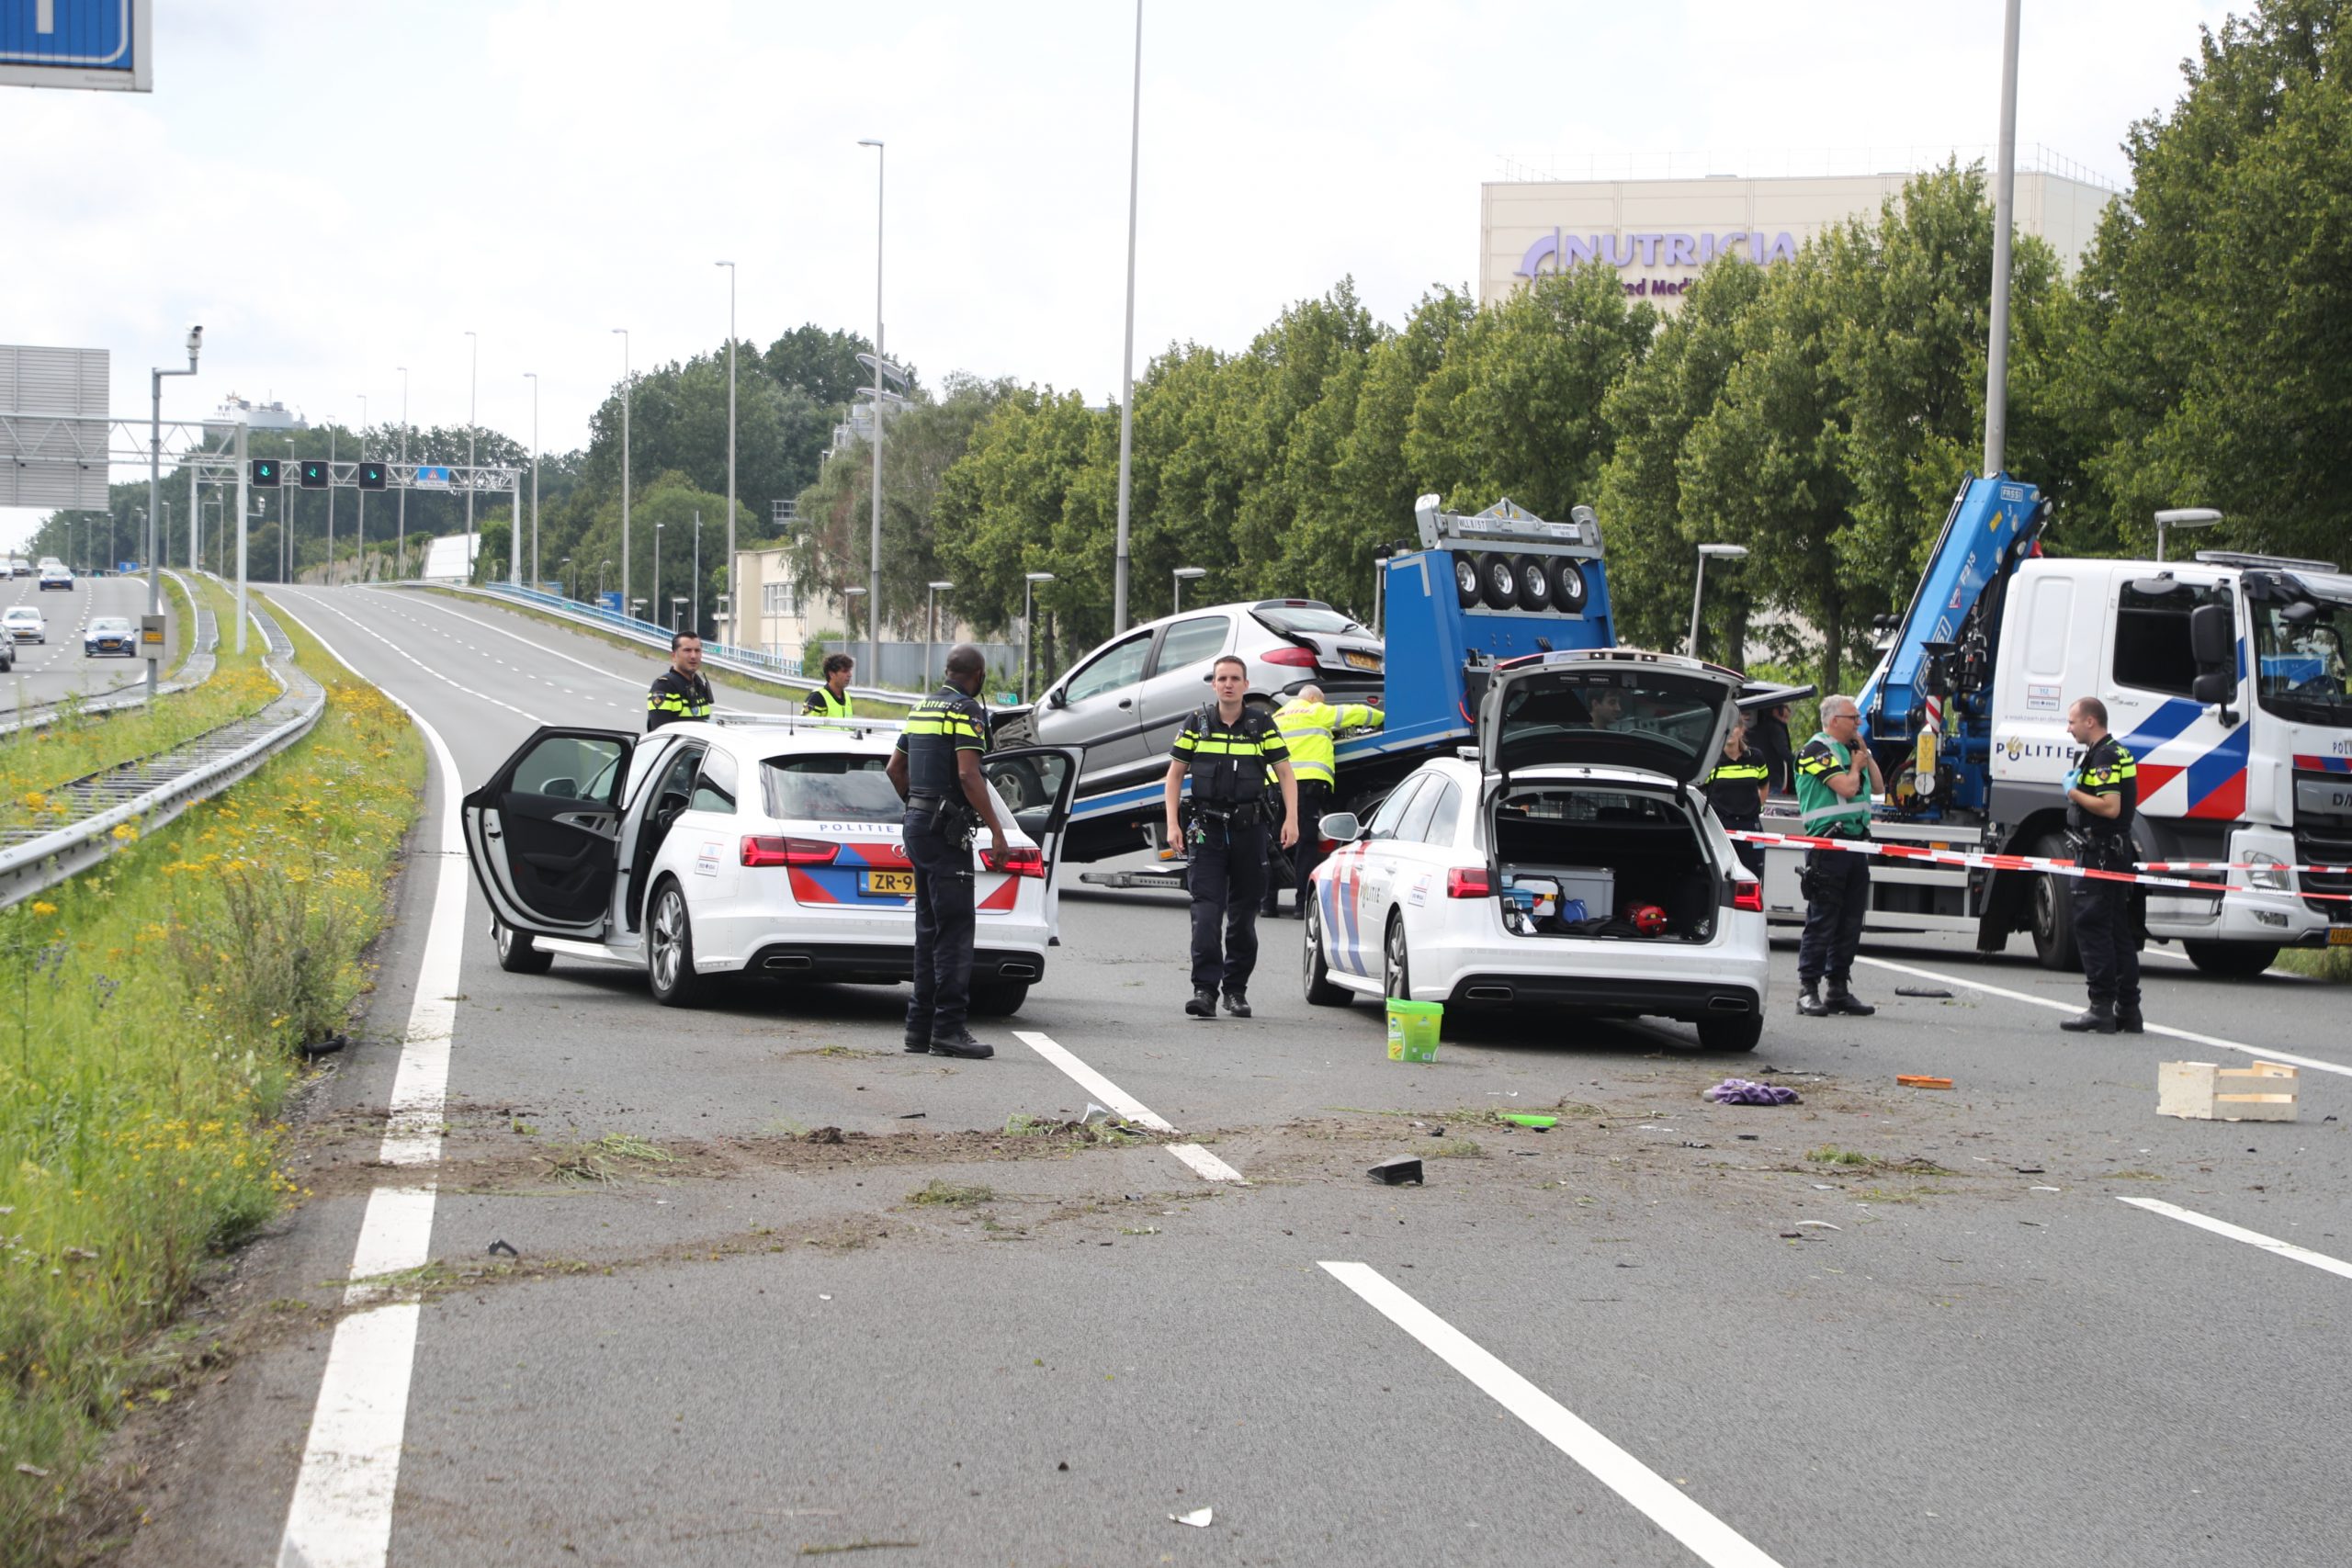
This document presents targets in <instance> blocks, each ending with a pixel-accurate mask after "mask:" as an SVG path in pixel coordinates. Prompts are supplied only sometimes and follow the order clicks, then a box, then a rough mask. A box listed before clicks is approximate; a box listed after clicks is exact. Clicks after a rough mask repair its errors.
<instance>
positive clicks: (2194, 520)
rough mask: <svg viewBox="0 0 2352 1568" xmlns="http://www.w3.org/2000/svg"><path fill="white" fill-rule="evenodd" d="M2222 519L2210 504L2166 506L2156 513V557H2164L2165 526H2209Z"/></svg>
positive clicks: (2160, 558)
mask: <svg viewBox="0 0 2352 1568" xmlns="http://www.w3.org/2000/svg"><path fill="white" fill-rule="evenodd" d="M2221 520H2222V514H2221V513H2219V512H2216V511H2214V510H2213V508H2211V507H2210V506H2176V507H2168V508H2166V509H2165V511H2162V512H2159V513H2156V558H2157V559H2158V560H2162V559H2164V558H2165V530H2166V529H2167V528H2210V527H2211V526H2212V525H2214V524H2216V523H2219V522H2220V521H2221Z"/></svg>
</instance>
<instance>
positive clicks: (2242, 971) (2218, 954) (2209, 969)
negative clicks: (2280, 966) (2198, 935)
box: [2180, 942, 2278, 980]
mask: <svg viewBox="0 0 2352 1568" xmlns="http://www.w3.org/2000/svg"><path fill="white" fill-rule="evenodd" d="M2180 946H2181V951H2182V952H2184V953H2188V961H2189V962H2190V963H2191V964H2196V965H2197V967H2198V969H2199V971H2200V972H2201V973H2204V974H2207V975H2221V976H2227V977H2229V978H2232V979H2238V980H2251V979H2253V978H2254V977H2255V976H2256V975H2259V974H2261V973H2262V972H2263V971H2264V970H2266V969H2267V968H2269V967H2270V966H2271V965H2272V964H2276V963H2277V962H2278V949H2277V948H2276V947H2272V946H2270V945H2268V944H2267V943H2261V942H2182V943H2181V944H2180Z"/></svg>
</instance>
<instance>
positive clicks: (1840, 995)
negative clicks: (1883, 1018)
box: [1822, 980, 1878, 1018]
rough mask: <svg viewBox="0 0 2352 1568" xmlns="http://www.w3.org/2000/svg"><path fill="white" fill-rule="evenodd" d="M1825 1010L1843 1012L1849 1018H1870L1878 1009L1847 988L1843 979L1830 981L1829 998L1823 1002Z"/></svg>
mask: <svg viewBox="0 0 2352 1568" xmlns="http://www.w3.org/2000/svg"><path fill="white" fill-rule="evenodd" d="M1822 1010H1823V1011H1824V1012H1834V1013H1843V1014H1844V1015H1845V1016H1846V1017H1848V1018H1868V1017H1870V1016H1871V1014H1872V1013H1874V1012H1876V1011H1878V1009H1876V1008H1874V1007H1872V1006H1871V1004H1870V1003H1868V1002H1866V1001H1864V1000H1862V999H1861V998H1860V997H1857V996H1856V995H1854V993H1853V992H1851V991H1849V990H1848V989H1847V988H1846V982H1845V981H1843V980H1832V981H1830V982H1829V1000H1828V1001H1826V1002H1825V1003H1824V1004H1822Z"/></svg>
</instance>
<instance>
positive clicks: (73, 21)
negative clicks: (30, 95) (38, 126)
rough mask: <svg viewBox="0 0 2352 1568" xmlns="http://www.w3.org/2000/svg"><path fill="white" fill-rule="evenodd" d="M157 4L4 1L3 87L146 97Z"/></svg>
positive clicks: (147, 0) (0, 18) (0, 1)
mask: <svg viewBox="0 0 2352 1568" xmlns="http://www.w3.org/2000/svg"><path fill="white" fill-rule="evenodd" d="M153 3H154V0H0V83H8V84H14V85H17V86H25V87H99V88H114V89H116V90H118V91H123V92H134V93H144V92H148V91H151V90H152V89H153V86H154V73H153V62H151V61H150V60H149V58H148V55H149V49H148V44H149V40H150V39H152V38H153V20H154V17H153Z"/></svg>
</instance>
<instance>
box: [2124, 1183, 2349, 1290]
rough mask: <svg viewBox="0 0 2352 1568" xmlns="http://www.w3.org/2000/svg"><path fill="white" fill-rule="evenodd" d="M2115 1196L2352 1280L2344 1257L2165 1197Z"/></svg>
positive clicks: (2182, 1222)
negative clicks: (2218, 1217) (2187, 1206)
mask: <svg viewBox="0 0 2352 1568" xmlns="http://www.w3.org/2000/svg"><path fill="white" fill-rule="evenodd" d="M2114 1196H2115V1201H2117V1202H2119V1203H2129V1204H2131V1206H2132V1207H2133V1208H2135V1209H2145V1210H2147V1211H2148V1213H2152V1214H2162V1215H2164V1216H2165V1218H2166V1219H2168V1220H2178V1221H2179V1222H2180V1223H2181V1224H2185V1225H2195V1226H2196V1227H2197V1228H2198V1229H2199V1230H2201V1231H2211V1232H2212V1233H2213V1234H2214V1235H2225V1236H2227V1237H2229V1238H2230V1239H2231V1240H2232V1241H2242V1242H2244V1243H2245V1244H2246V1245H2247V1246H2248V1247H2260V1248H2262V1250H2263V1251H2265V1252H2269V1253H2276V1254H2277V1255H2278V1257H2280V1258H2292V1259H2294V1260H2295V1261H2296V1262H2298V1263H2308V1264H2309V1265H2311V1266H2312V1268H2314V1269H2324V1270H2325V1271H2327V1272H2328V1273H2330V1274H2335V1275H2339V1276H2341V1277H2342V1278H2344V1279H2346V1280H2352V1263H2346V1261H2344V1259H2342V1258H2330V1257H2329V1256H2328V1255H2327V1254H2326V1253H2324V1252H2313V1251H2312V1249H2311V1248H2310V1247H2297V1246H2296V1245H2295V1244H2294V1243H2293V1242H2291V1241H2280V1240H2279V1239H2278V1237H2277V1236H2275V1235H2263V1234H2262V1233H2261V1232H2260V1231H2250V1230H2248V1229H2246V1228H2245V1226H2244V1225H2233V1224H2230V1222H2229V1221H2227V1220H2217V1219H2215V1218H2214V1217H2213V1216H2212V1215H2211V1214H2200V1213H2198V1212H2197V1211H2196V1210H2194V1209H2184V1208H2181V1207H2180V1206H2179V1205H2177V1204H2175V1203H2167V1202H2165V1201H2164V1200H2163V1199H2161V1198H2127V1197H2125V1196H2124V1195H2123V1194H2122V1193H2120V1192H2119V1193H2116V1194H2115V1195H2114Z"/></svg>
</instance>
